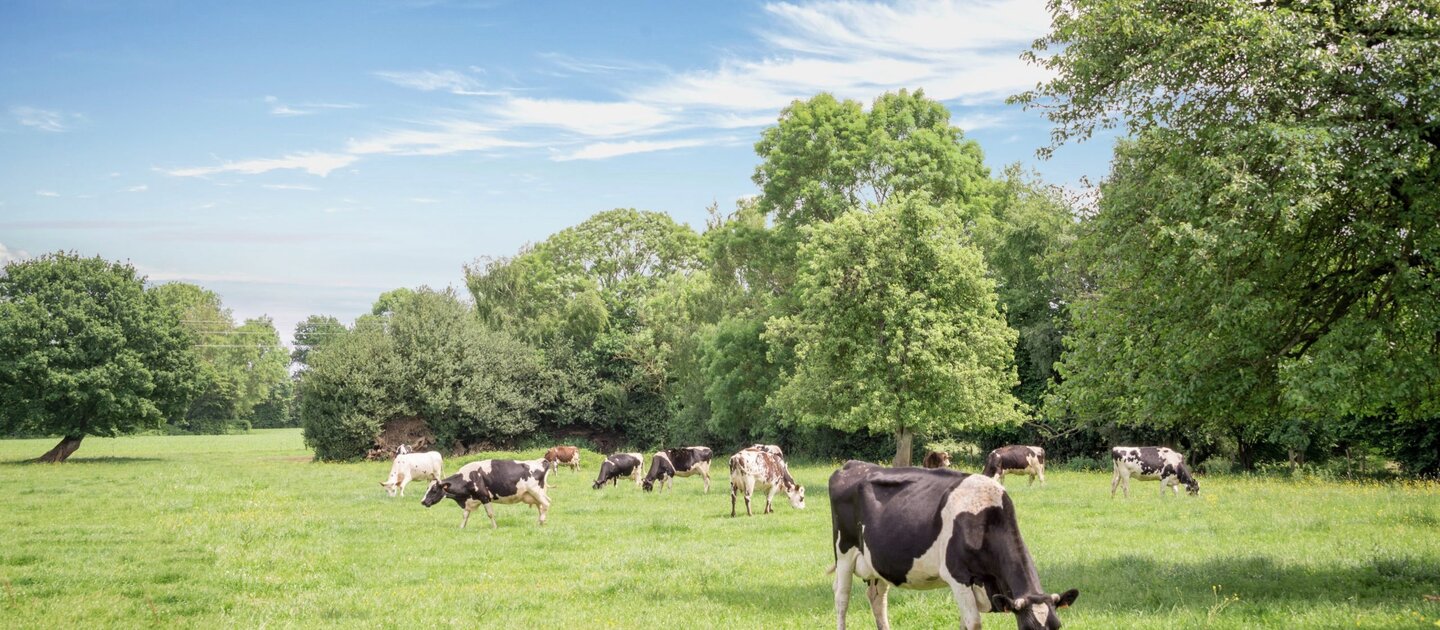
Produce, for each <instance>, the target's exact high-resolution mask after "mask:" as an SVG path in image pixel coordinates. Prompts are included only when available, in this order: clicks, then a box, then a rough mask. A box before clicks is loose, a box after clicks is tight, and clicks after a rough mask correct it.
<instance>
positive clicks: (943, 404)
mask: <svg viewBox="0 0 1440 630" xmlns="http://www.w3.org/2000/svg"><path fill="white" fill-rule="evenodd" d="M956 215H957V211H956V210H955V208H953V207H950V206H946V207H936V206H934V205H932V204H931V202H930V200H929V198H928V197H927V196H926V195H923V194H917V195H902V196H897V197H894V198H892V199H890V200H888V201H886V202H885V203H884V204H882V205H881V206H880V207H879V208H877V209H876V210H874V211H873V212H870V213H859V212H852V213H848V214H846V215H844V216H842V217H840V218H837V219H836V220H834V221H832V222H830V223H828V224H825V225H822V226H817V227H816V228H815V229H814V232H813V234H812V236H811V238H810V239H809V240H808V242H807V243H806V244H805V246H804V247H803V248H802V249H801V255H800V258H801V261H802V267H801V270H800V278H799V284H798V287H797V288H798V294H799V295H798V297H799V303H800V304H801V307H800V310H799V311H798V312H797V313H796V314H795V315H793V316H790V317H787V318H782V319H779V320H777V321H776V322H775V323H776V324H777V326H776V328H775V330H773V331H771V332H770V333H769V334H770V335H771V336H772V338H773V337H778V336H792V337H793V339H794V345H795V358H796V361H795V366H794V368H793V372H791V373H789V374H787V377H788V378H787V379H786V382H785V383H784V384H783V385H782V386H781V387H780V389H779V391H778V392H777V394H776V400H777V402H778V403H779V405H780V406H781V407H782V408H784V409H786V410H787V411H788V412H789V415H790V416H791V417H794V418H796V419H798V420H799V421H801V422H806V423H820V424H825V425H828V426H835V427H839V428H845V429H848V430H855V429H859V428H868V429H870V430H872V431H892V432H894V433H895V435H896V440H897V443H898V445H899V448H898V449H897V452H896V456H895V465H896V466H909V465H910V459H911V457H910V456H911V453H910V446H911V440H912V439H913V436H914V435H915V434H916V433H921V434H934V433H935V432H938V431H944V430H947V429H952V428H958V427H962V426H965V425H978V424H990V423H1004V422H1010V423H1015V422H1019V421H1020V419H1021V414H1020V410H1019V402H1018V401H1017V400H1016V399H1015V398H1014V397H1013V396H1012V395H1011V394H1010V388H1011V387H1013V386H1014V385H1015V383H1016V382H1017V379H1016V376H1015V368H1014V364H1013V357H1014V348H1015V332H1014V331H1013V330H1012V329H1010V327H1009V326H1007V325H1006V323H1005V319H1004V316H1003V315H1001V314H1000V312H999V309H998V306H997V302H998V301H997V298H996V295H995V286H994V282H993V281H991V280H989V279H987V278H986V277H985V262H984V259H983V258H982V256H981V254H980V251H979V249H978V248H976V247H975V246H973V245H969V244H967V240H968V239H967V238H966V236H965V234H964V232H963V231H962V230H961V229H960V228H959V226H958V225H957V224H956V223H955V221H954V220H953V218H954V217H955V216H956Z"/></svg>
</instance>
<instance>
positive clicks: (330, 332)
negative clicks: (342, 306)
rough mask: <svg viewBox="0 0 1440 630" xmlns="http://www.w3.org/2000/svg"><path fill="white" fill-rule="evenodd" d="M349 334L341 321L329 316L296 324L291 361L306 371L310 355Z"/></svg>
mask: <svg viewBox="0 0 1440 630" xmlns="http://www.w3.org/2000/svg"><path fill="white" fill-rule="evenodd" d="M347 332H349V329H347V328H345V325H344V324H342V323H340V320H338V319H335V318H334V317H331V316H329V315H311V316H309V317H306V318H305V321H302V322H300V323H298V324H295V337H294V346H295V350H294V351H293V352H291V353H290V360H291V361H292V362H294V363H297V364H299V365H300V369H302V370H303V369H305V367H306V366H307V365H309V361H310V353H311V352H314V351H315V350H316V349H317V348H320V347H321V346H323V345H325V344H326V343H329V342H330V341H334V340H335V339H336V338H338V337H340V336H341V335H344V334H345V333H347Z"/></svg>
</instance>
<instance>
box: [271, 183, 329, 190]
mask: <svg viewBox="0 0 1440 630" xmlns="http://www.w3.org/2000/svg"><path fill="white" fill-rule="evenodd" d="M260 187H261V188H265V189H268V190H320V189H319V188H316V187H314V186H306V185H304V184H261V185H260Z"/></svg>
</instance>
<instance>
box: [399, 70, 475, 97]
mask: <svg viewBox="0 0 1440 630" xmlns="http://www.w3.org/2000/svg"><path fill="white" fill-rule="evenodd" d="M375 76H377V77H380V78H382V79H384V80H386V81H389V82H391V83H394V84H395V85H399V86H402V87H408V88H411V89H415V90H420V91H422V92H435V91H442V92H449V93H451V94H460V95H464V96H497V95H500V94H502V92H495V91H490V90H483V89H481V85H480V82H479V81H476V80H475V79H474V78H472V77H470V76H469V75H466V74H461V73H459V72H456V71H454V70H441V71H439V72H435V71H433V70H418V71H411V72H399V71H390V70H383V71H380V72H376V73H375Z"/></svg>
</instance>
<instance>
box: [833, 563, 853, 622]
mask: <svg viewBox="0 0 1440 630" xmlns="http://www.w3.org/2000/svg"><path fill="white" fill-rule="evenodd" d="M854 573H855V559H854V558H853V557H851V554H842V555H839V556H836V557H835V627H836V628H838V629H839V630H845V613H846V612H847V611H849V610H850V586H851V584H853V580H854V579H855V578H854Z"/></svg>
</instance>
